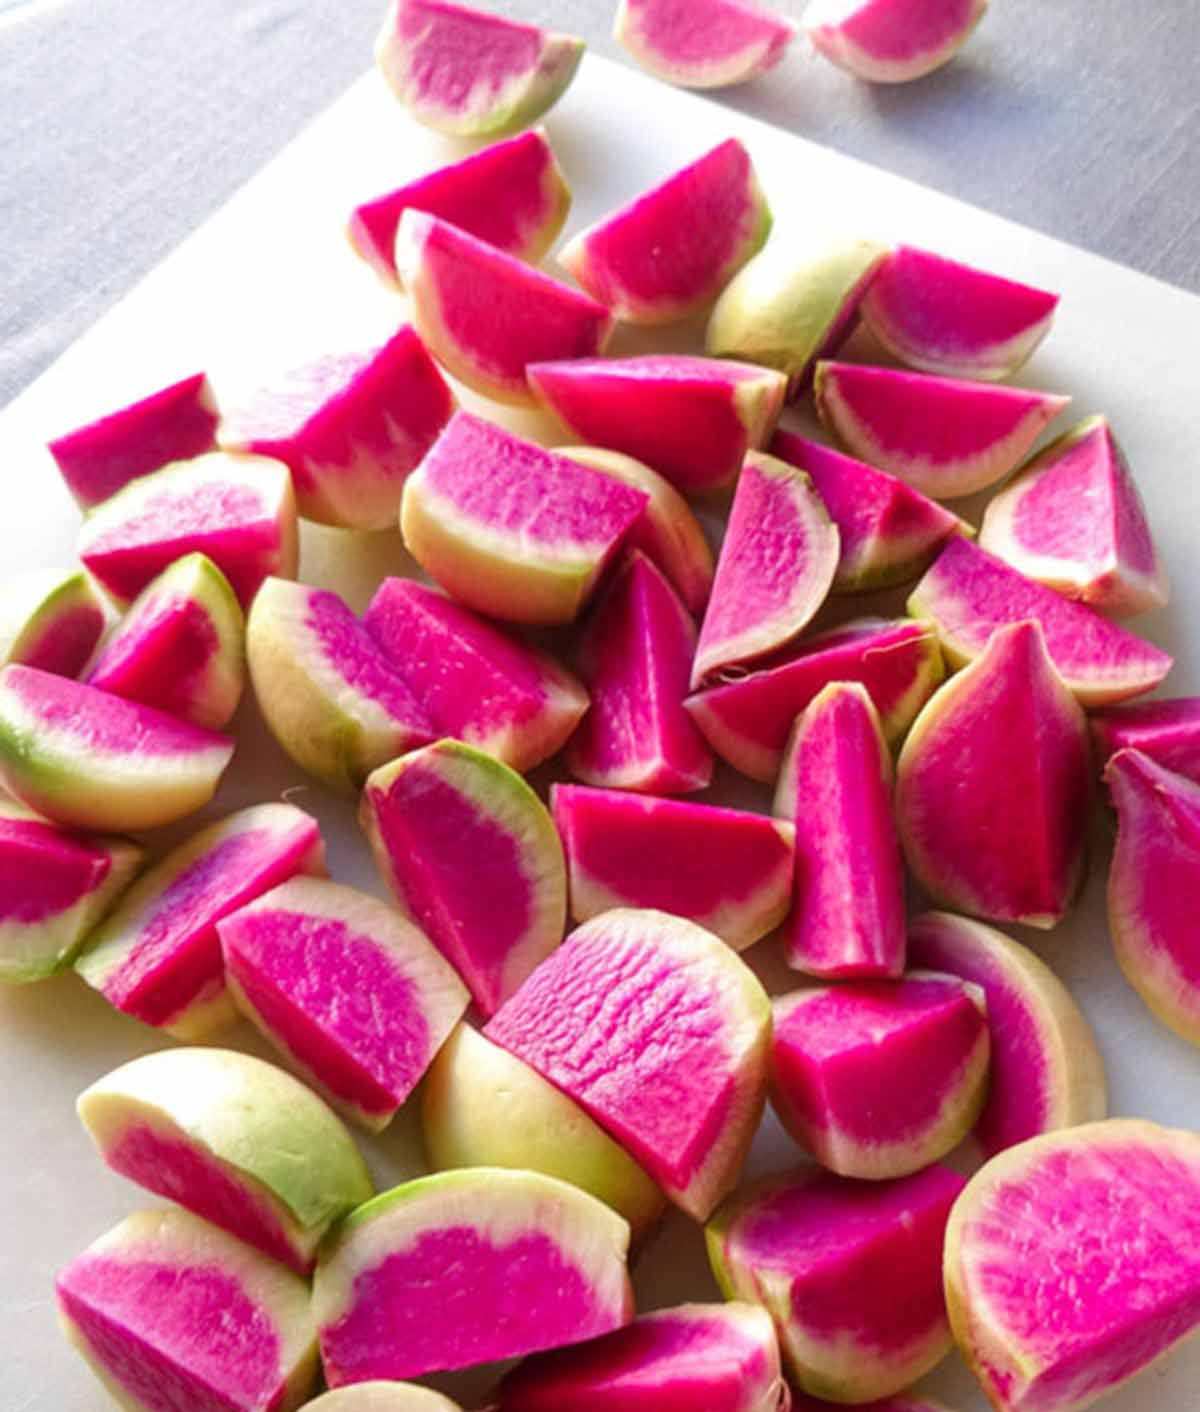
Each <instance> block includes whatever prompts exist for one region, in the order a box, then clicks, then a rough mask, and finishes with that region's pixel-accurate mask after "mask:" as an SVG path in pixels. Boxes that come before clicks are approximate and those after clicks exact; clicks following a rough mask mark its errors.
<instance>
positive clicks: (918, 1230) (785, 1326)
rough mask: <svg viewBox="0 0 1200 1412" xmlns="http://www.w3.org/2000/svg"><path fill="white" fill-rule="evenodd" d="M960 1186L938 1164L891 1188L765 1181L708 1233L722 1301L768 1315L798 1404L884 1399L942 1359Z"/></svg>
mask: <svg viewBox="0 0 1200 1412" xmlns="http://www.w3.org/2000/svg"><path fill="white" fill-rule="evenodd" d="M964 1185H965V1183H964V1181H963V1178H962V1177H960V1176H959V1175H958V1173H957V1172H952V1171H951V1170H950V1168H949V1167H943V1166H939V1165H937V1164H934V1165H933V1166H931V1167H926V1169H925V1170H924V1171H923V1172H918V1173H916V1174H915V1175H914V1176H911V1177H901V1178H899V1179H897V1180H895V1181H878V1182H862V1181H851V1180H849V1179H847V1178H846V1177H839V1176H835V1175H834V1174H833V1173H831V1172H823V1171H822V1170H821V1169H820V1168H819V1167H807V1168H804V1169H802V1170H801V1171H799V1172H796V1173H794V1174H792V1175H790V1176H782V1177H769V1178H767V1179H766V1180H765V1181H761V1182H758V1183H756V1184H755V1185H754V1186H752V1187H750V1188H749V1189H748V1190H746V1191H743V1192H740V1193H739V1194H738V1195H737V1196H735V1197H734V1198H733V1199H732V1200H731V1201H729V1202H728V1203H727V1204H726V1205H725V1206H723V1207H722V1208H721V1210H720V1211H719V1212H718V1213H717V1216H716V1218H715V1219H714V1220H712V1221H710V1222H709V1224H708V1228H707V1230H706V1232H705V1237H706V1239H707V1242H708V1256H709V1261H710V1262H711V1264H712V1267H713V1273H714V1274H715V1275H716V1277H717V1283H718V1284H719V1285H720V1286H721V1290H722V1292H723V1293H724V1295H725V1297H726V1298H727V1299H746V1300H749V1301H751V1302H752V1303H757V1304H762V1305H763V1306H764V1307H765V1308H766V1310H767V1312H768V1313H769V1314H770V1315H771V1317H772V1319H773V1320H774V1321H775V1331H776V1333H777V1334H778V1336H779V1343H780V1347H781V1349H782V1352H783V1361H784V1366H785V1368H786V1369H787V1372H788V1374H789V1377H790V1379H791V1381H792V1382H794V1383H795V1384H797V1385H798V1387H799V1389H800V1391H801V1393H811V1394H812V1395H813V1396H816V1397H825V1398H829V1399H831V1400H833V1401H835V1402H838V1403H843V1402H864V1401H869V1400H870V1399H871V1398H875V1397H888V1396H890V1395H891V1394H892V1393H895V1392H899V1391H900V1390H901V1388H905V1387H907V1386H908V1385H909V1384H910V1383H912V1382H915V1381H916V1379H917V1378H919V1377H922V1376H923V1375H924V1374H925V1373H927V1372H928V1371H929V1369H930V1368H932V1367H934V1366H935V1364H937V1363H939V1362H941V1360H942V1359H943V1358H944V1357H945V1355H946V1354H947V1353H948V1352H949V1351H950V1346H951V1338H950V1328H949V1324H948V1322H947V1319H946V1304H945V1300H944V1297H943V1295H942V1237H943V1233H944V1231H945V1229H946V1221H947V1218H948V1217H949V1215H950V1208H951V1207H952V1206H953V1204H954V1200H955V1198H956V1197H957V1196H958V1194H959V1192H960V1191H961V1190H962V1189H963V1186H964Z"/></svg>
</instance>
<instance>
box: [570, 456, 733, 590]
mask: <svg viewBox="0 0 1200 1412" xmlns="http://www.w3.org/2000/svg"><path fill="white" fill-rule="evenodd" d="M558 454H559V455H560V456H566V457H567V458H568V459H569V460H571V461H578V462H579V463H580V465H583V466H590V467H591V468H592V470H594V471H601V472H602V473H603V474H604V475H606V476H613V477H615V478H616V479H617V480H619V481H621V482H623V483H624V484H625V485H632V486H635V487H636V488H637V489H638V490H644V491H645V492H646V495H647V496H648V500H647V503H646V508H645V510H644V511H643V512H642V517H641V519H640V520H638V522H637V523H636V524H635V525H634V527H633V529H631V530H630V532H629V535H628V537H627V539H626V541H625V543H626V545H627V546H628V547H629V548H631V549H640V550H641V551H642V553H643V554H645V555H646V557H647V558H648V559H651V560H652V561H653V562H654V563H655V564H657V565H658V567H659V568H660V569H661V570H662V571H663V573H664V574H665V575H666V576H667V578H668V579H669V580H670V583H671V587H672V588H673V589H674V590H675V592H676V593H677V594H679V597H680V599H681V600H682V601H683V606H684V607H685V608H686V609H687V610H688V612H689V613H691V614H692V615H693V616H698V615H699V614H701V613H703V612H704V605H705V604H706V603H707V602H708V595H709V594H710V593H711V592H712V581H713V552H712V549H711V548H710V546H709V543H708V540H707V538H706V537H705V534H704V530H703V529H702V528H701V526H700V522H699V521H698V520H697V519H696V517H695V515H693V514H692V511H691V509H690V508H689V507H688V503H687V501H686V500H685V499H684V498H683V496H682V495H680V493H679V492H678V491H677V490H676V489H675V487H674V486H673V485H672V484H671V482H670V481H669V480H666V479H665V478H664V477H662V476H660V475H659V474H658V472H657V471H652V470H651V469H650V467H649V466H646V465H643V464H642V462H641V461H635V460H634V458H633V457H632V456H625V455H623V454H622V453H621V452H620V451H608V450H605V448H604V447H601V446H560V447H559V448H558Z"/></svg>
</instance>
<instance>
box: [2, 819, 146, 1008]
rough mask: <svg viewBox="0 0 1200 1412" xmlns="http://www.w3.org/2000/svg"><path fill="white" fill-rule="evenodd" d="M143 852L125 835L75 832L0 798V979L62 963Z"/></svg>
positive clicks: (18, 978) (46, 971)
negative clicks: (113, 835) (110, 835)
mask: <svg viewBox="0 0 1200 1412" xmlns="http://www.w3.org/2000/svg"><path fill="white" fill-rule="evenodd" d="M143 857H144V854H143V851H142V849H140V848H139V847H138V846H137V844H136V843H133V842H131V841H130V840H129V839H125V838H119V837H105V836H103V835H94V834H93V835H89V834H79V833H73V832H70V831H69V830H67V829H61V828H58V827H57V826H56V825H55V824H51V823H48V822H47V821H46V820H45V819H40V818H39V817H38V816H37V815H36V814H34V813H33V812H32V811H30V810H28V809H25V808H24V807H22V806H21V805H20V804H14V803H11V802H10V801H9V800H7V799H3V798H0V981H4V982H7V983H8V984H10V985H11V984H14V983H18V982H23V981H36V980H41V979H42V977H43V976H48V975H51V974H53V972H55V971H57V970H60V969H61V968H62V967H63V966H65V965H66V964H67V963H68V962H69V961H70V960H71V958H72V957H73V956H74V955H75V952H76V951H77V950H78V949H79V946H80V944H81V943H82V941H83V938H84V937H85V936H86V935H87V934H88V932H90V931H91V930H92V928H93V927H94V926H95V925H96V924H97V923H98V922H99V921H100V919H101V917H103V916H104V914H105V913H106V912H107V911H109V910H110V908H111V907H112V906H113V904H114V903H115V902H116V901H117V899H118V898H119V897H120V896H121V894H122V893H123V892H124V891H125V889H126V888H127V887H128V886H129V884H130V883H131V882H132V881H133V879H134V877H135V876H136V874H137V871H138V869H139V868H140V867H141V866H142V860H143Z"/></svg>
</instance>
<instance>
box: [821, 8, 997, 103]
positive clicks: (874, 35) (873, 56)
mask: <svg viewBox="0 0 1200 1412" xmlns="http://www.w3.org/2000/svg"><path fill="white" fill-rule="evenodd" d="M987 7H988V0H813V3H812V4H811V5H810V6H809V7H808V9H807V11H806V12H805V15H804V29H805V32H806V33H807V35H808V37H809V39H810V41H811V42H812V46H813V48H814V49H815V50H816V51H817V52H818V53H819V54H823V55H824V56H825V58H827V59H828V60H829V61H830V62H831V63H834V64H836V65H837V66H838V68H839V69H845V70H846V72H847V73H850V74H853V75H854V76H855V77H856V78H863V79H867V80H869V81H870V82H871V83H908V82H909V81H910V80H912V79H915V78H923V77H924V76H925V75H926V74H929V73H932V72H933V71H934V70H935V69H940V68H941V67H942V65H943V64H947V63H949V62H950V60H951V59H953V58H954V56H955V54H957V53H958V51H959V50H960V49H961V48H962V46H963V45H964V44H965V43H966V42H967V40H968V38H970V35H971V31H972V30H973V29H974V28H975V26H976V25H977V24H978V23H979V22H980V20H982V19H983V17H984V15H985V13H986V12H987Z"/></svg>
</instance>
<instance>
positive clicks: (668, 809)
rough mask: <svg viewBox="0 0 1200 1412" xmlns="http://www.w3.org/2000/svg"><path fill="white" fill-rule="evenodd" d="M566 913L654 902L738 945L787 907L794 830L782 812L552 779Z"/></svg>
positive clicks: (586, 914) (582, 916) (586, 916)
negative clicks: (771, 814)
mask: <svg viewBox="0 0 1200 1412" xmlns="http://www.w3.org/2000/svg"><path fill="white" fill-rule="evenodd" d="M550 807H551V809H552V810H553V812H554V822H555V823H556V824H557V825H558V831H559V834H560V835H561V837H562V841H563V847H564V848H565V850H566V855H567V868H568V871H569V875H570V882H571V915H572V916H573V917H574V918H575V920H576V921H577V922H586V921H589V920H590V919H591V918H592V917H596V916H599V915H600V913H601V912H607V911H610V910H611V909H612V908H613V907H656V908H658V909H659V911H662V912H670V913H672V914H673V915H675V916H676V917H686V918H687V919H688V920H689V921H693V922H696V923H698V924H699V925H700V926H702V927H707V929H708V930H709V931H711V932H715V933H716V935H717V936H719V937H720V938H721V939H722V940H723V941H726V942H728V943H729V945H730V946H732V947H733V948H734V950H735V951H744V950H745V949H746V947H748V946H752V945H753V944H754V943H755V942H756V941H757V940H758V939H759V937H761V936H765V935H766V934H767V932H769V931H771V930H772V929H773V928H774V927H776V926H778V925H779V923H780V922H781V921H782V920H783V918H784V915H785V914H786V912H787V909H788V902H789V900H790V896H791V881H792V843H793V837H794V833H795V831H794V829H793V827H792V825H791V824H789V823H787V822H786V821H784V820H782V819H768V818H766V817H765V816H764V815H762V814H752V813H748V812H746V811H744V810H742V809H721V808H717V807H716V806H715V805H712V804H693V803H691V802H690V801H685V800H681V799H650V798H646V797H645V796H643V795H638V794H632V793H629V792H627V791H625V790H621V789H588V788H585V787H583V786H581V785H569V784H556V785H554V786H552V788H551V791H550Z"/></svg>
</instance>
